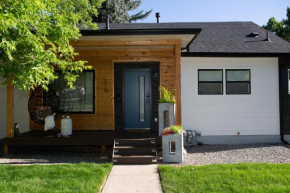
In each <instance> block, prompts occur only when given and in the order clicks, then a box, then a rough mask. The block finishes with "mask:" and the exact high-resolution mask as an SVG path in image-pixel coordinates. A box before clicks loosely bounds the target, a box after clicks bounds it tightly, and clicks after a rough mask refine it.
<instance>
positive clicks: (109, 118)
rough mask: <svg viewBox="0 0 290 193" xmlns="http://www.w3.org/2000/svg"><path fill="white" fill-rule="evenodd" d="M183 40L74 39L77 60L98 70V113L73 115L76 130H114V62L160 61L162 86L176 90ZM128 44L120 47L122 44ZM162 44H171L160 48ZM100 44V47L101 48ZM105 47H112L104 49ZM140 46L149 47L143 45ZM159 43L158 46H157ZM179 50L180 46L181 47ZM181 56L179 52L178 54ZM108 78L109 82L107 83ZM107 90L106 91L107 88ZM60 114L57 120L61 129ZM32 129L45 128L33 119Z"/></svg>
mask: <svg viewBox="0 0 290 193" xmlns="http://www.w3.org/2000/svg"><path fill="white" fill-rule="evenodd" d="M176 43H178V44H179V48H180V40H130V41H128V40H113V41H111V40H102V41H100V40H93V41H88V40H81V41H78V42H73V43H72V45H73V46H75V51H76V52H79V56H77V57H76V60H85V61H88V63H87V65H90V66H92V67H93V69H94V70H95V73H96V74H95V81H96V83H95V105H96V106H95V108H96V111H95V114H71V115H70V116H71V118H72V120H73V129H74V130H114V129H115V122H114V63H115V62H159V63H160V85H162V86H164V87H166V88H168V89H175V84H176V81H175V73H176V72H175V71H176V69H175V62H176V55H175V51H176V48H175V47H174V46H175V44H176ZM124 45H126V46H128V47H125V48H124V47H120V46H124ZM162 45H167V46H168V45H170V46H168V47H166V48H160V46H162ZM100 46H101V47H100ZM102 46H111V47H109V48H108V47H106V48H102ZM140 46H150V47H144V48H140ZM154 46H156V48H154ZM178 52H180V49H179V50H178ZM177 55H179V56H180V53H179V54H177ZM104 81H106V85H105V84H104ZM105 90H107V91H105ZM60 118H61V114H59V115H58V117H57V119H56V128H57V129H59V128H60ZM30 129H31V130H43V125H39V124H36V123H34V122H33V121H30Z"/></svg>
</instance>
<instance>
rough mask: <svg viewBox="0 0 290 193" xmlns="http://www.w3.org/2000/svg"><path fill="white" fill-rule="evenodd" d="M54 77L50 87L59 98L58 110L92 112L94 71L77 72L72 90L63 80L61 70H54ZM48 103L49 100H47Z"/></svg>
mask: <svg viewBox="0 0 290 193" xmlns="http://www.w3.org/2000/svg"><path fill="white" fill-rule="evenodd" d="M56 74H57V76H58V79H56V80H55V81H54V82H53V83H52V84H51V85H50V87H51V88H52V89H53V90H54V91H55V92H56V94H57V95H58V97H59V99H60V108H59V111H60V112H63V113H64V112H93V111H94V96H95V94H94V72H93V71H84V72H82V73H81V74H79V77H78V78H77V80H76V82H75V83H74V85H75V89H74V90H72V89H70V88H69V86H68V85H67V82H66V81H65V80H64V77H63V74H62V73H61V72H56ZM48 103H49V102H48Z"/></svg>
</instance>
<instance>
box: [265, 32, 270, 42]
mask: <svg viewBox="0 0 290 193" xmlns="http://www.w3.org/2000/svg"><path fill="white" fill-rule="evenodd" d="M265 41H267V42H270V41H271V40H270V35H269V31H267V32H266V39H265Z"/></svg>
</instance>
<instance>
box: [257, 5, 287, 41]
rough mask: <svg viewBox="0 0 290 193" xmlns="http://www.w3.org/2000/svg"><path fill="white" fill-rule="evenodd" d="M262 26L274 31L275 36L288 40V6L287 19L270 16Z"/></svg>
mask: <svg viewBox="0 0 290 193" xmlns="http://www.w3.org/2000/svg"><path fill="white" fill-rule="evenodd" d="M263 28H265V29H267V30H269V31H271V32H274V33H275V34H276V35H277V36H279V37H281V38H284V39H285V40H287V41H290V8H289V7H287V19H283V20H282V21H277V20H276V19H275V18H274V17H271V18H270V19H269V21H268V23H267V25H263Z"/></svg>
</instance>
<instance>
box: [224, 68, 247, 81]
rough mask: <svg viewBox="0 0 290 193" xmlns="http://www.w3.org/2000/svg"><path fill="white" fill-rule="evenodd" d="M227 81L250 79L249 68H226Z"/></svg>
mask: <svg viewBox="0 0 290 193" xmlns="http://www.w3.org/2000/svg"><path fill="white" fill-rule="evenodd" d="M227 81H250V70H234V71H232V70H227Z"/></svg>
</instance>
